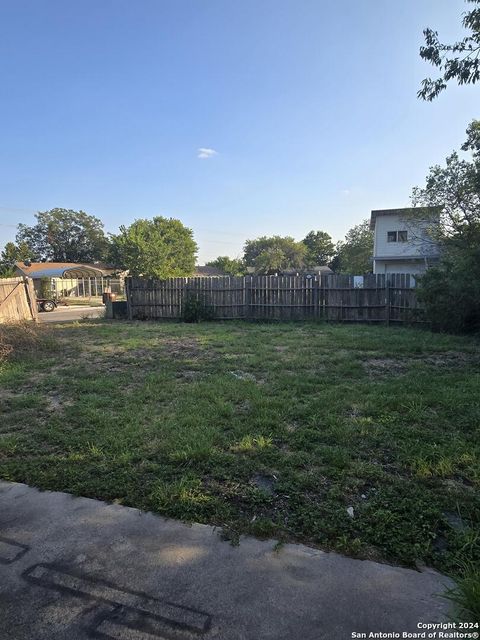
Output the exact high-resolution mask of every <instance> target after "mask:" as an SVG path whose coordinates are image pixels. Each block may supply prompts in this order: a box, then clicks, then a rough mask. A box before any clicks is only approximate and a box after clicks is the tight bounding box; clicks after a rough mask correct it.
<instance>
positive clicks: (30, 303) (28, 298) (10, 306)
mask: <svg viewBox="0 0 480 640" xmlns="http://www.w3.org/2000/svg"><path fill="white" fill-rule="evenodd" d="M37 318H38V310H37V302H36V296H35V290H34V288H33V280H32V279H31V278H0V323H5V322H19V321H21V320H34V321H36V320H37Z"/></svg>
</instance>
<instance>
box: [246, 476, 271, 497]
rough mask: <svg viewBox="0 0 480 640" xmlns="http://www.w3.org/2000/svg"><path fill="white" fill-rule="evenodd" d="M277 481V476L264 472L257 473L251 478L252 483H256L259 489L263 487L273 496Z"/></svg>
mask: <svg viewBox="0 0 480 640" xmlns="http://www.w3.org/2000/svg"><path fill="white" fill-rule="evenodd" d="M275 482H276V478H275V477H272V476H266V475H264V474H262V473H256V474H255V475H254V476H253V478H252V479H251V483H252V484H253V485H255V486H256V487H257V489H261V490H262V491H265V493H268V494H269V495H271V496H273V494H274V493H275Z"/></svg>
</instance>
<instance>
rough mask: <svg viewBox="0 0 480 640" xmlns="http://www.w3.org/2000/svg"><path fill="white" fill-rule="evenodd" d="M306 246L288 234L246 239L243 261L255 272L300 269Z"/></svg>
mask: <svg viewBox="0 0 480 640" xmlns="http://www.w3.org/2000/svg"><path fill="white" fill-rule="evenodd" d="M306 254H307V247H306V246H305V245H304V244H303V242H296V241H295V240H294V239H293V238H291V237H290V236H286V237H284V238H282V237H281V236H271V237H267V236H262V237H261V238H257V239H256V240H247V242H246V243H245V247H244V255H243V261H244V263H245V265H246V266H247V267H253V268H254V269H255V273H258V274H264V275H272V274H274V273H278V272H279V271H285V270H287V269H301V268H302V267H303V266H304V264H305V257H306Z"/></svg>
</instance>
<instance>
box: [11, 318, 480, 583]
mask: <svg viewBox="0 0 480 640" xmlns="http://www.w3.org/2000/svg"><path fill="white" fill-rule="evenodd" d="M44 330H45V331H50V332H51V335H52V336H53V341H52V340H51V341H50V342H47V343H46V344H44V345H43V349H40V350H38V349H37V351H36V352H35V353H33V354H32V353H30V354H29V353H23V354H18V355H17V356H16V357H14V358H13V359H10V360H9V361H7V363H6V364H4V366H3V368H2V369H1V371H0V401H1V405H2V407H3V414H2V415H1V417H0V433H1V436H0V476H1V477H2V478H4V479H7V480H15V481H20V482H26V483H28V484H31V485H35V486H38V487H41V488H44V489H57V490H63V491H69V492H72V493H75V494H81V495H84V496H90V497H96V498H101V499H104V500H111V501H117V502H120V503H122V504H126V505H133V506H136V507H139V508H142V509H147V510H152V511H156V512H158V513H161V514H164V515H167V516H173V517H176V518H182V519H184V520H192V521H197V522H206V523H212V524H215V525H219V526H220V527H222V528H223V530H224V532H225V533H226V535H228V536H229V537H231V538H232V539H235V538H237V537H238V535H239V534H241V533H245V532H249V533H252V534H254V535H259V536H277V537H278V538H279V539H280V540H297V541H304V542H307V543H309V544H314V545H319V546H320V547H323V548H326V549H335V550H339V551H342V552H345V553H350V554H353V555H357V556H359V557H363V558H373V559H380V560H384V561H391V562H396V563H402V564H408V565H413V564H414V563H415V562H426V563H427V564H429V565H433V566H435V567H437V568H439V569H441V570H444V571H451V572H455V571H457V570H458V568H459V565H461V563H464V562H473V563H475V562H479V561H480V533H479V532H480V526H479V525H480V499H479V491H478V489H479V485H480V469H479V453H480V438H479V435H480V427H479V425H480V404H479V397H480V349H479V344H478V342H476V341H474V340H473V339H467V338H460V337H451V336H442V335H434V334H431V333H429V332H427V331H421V330H413V329H396V328H390V329H387V328H383V327H366V326H354V327H350V326H329V325H322V324H309V323H300V324H278V325H277V324H275V325H274V324H247V323H243V324H242V323H223V324H222V323H205V324H200V325H185V324H160V323H158V324H153V323H126V322H125V323H123V322H117V323H109V322H106V321H101V320H99V321H97V322H92V321H87V322H81V323H77V324H72V325H61V326H58V325H57V326H54V327H52V328H51V329H48V330H47V329H44ZM47 335H48V334H47ZM350 507H352V508H353V517H351V515H350V514H349V513H348V512H347V509H349V508H350ZM350 512H351V509H350Z"/></svg>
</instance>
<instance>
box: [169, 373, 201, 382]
mask: <svg viewBox="0 0 480 640" xmlns="http://www.w3.org/2000/svg"><path fill="white" fill-rule="evenodd" d="M202 375H203V374H202V372H201V371H178V372H177V374H176V376H175V377H176V378H177V379H179V380H185V381H187V382H192V381H194V380H198V379H199V378H201V377H202Z"/></svg>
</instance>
